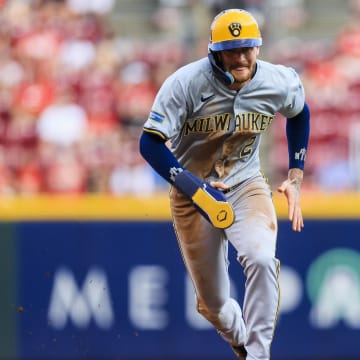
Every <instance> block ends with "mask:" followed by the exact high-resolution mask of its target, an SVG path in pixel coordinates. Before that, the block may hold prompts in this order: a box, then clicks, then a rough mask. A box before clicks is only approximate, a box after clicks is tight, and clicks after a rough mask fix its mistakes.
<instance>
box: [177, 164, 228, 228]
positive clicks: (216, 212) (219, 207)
mask: <svg viewBox="0 0 360 360" xmlns="http://www.w3.org/2000/svg"><path fill="white" fill-rule="evenodd" d="M174 186H175V187H176V188H178V189H179V190H180V191H181V192H182V193H183V194H184V195H186V196H187V197H188V198H189V199H191V200H192V202H193V204H194V205H195V207H196V208H197V210H198V211H199V212H200V213H201V214H202V215H203V216H204V217H205V218H206V220H208V221H209V222H210V223H211V224H212V225H213V226H215V227H217V228H220V229H226V228H228V227H229V226H230V225H231V224H232V223H233V222H234V219H235V217H234V211H233V209H232V207H231V205H230V204H229V202H228V201H227V199H226V197H225V195H224V194H223V193H222V192H221V191H219V190H217V189H215V188H213V187H212V186H210V185H209V184H208V183H205V182H203V181H201V180H200V179H199V178H198V177H196V176H195V175H194V174H192V173H191V172H190V171H188V170H184V171H182V172H181V173H179V174H178V175H176V177H175V179H174Z"/></svg>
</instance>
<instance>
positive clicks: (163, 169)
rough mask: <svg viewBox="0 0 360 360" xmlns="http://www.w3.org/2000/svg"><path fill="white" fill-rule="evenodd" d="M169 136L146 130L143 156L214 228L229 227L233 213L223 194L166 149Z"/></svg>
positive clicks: (141, 142) (142, 137)
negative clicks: (186, 167) (185, 167)
mask: <svg viewBox="0 0 360 360" xmlns="http://www.w3.org/2000/svg"><path fill="white" fill-rule="evenodd" d="M166 140H167V139H166V137H165V136H164V135H162V134H161V133H159V132H156V131H153V130H149V129H144V131H143V133H142V135H141V138H140V153H141V155H142V156H143V157H144V159H145V160H146V161H147V162H148V163H149V164H150V165H151V166H152V168H153V169H154V170H155V171H156V172H157V173H158V174H159V175H161V176H162V177H163V178H164V179H165V180H166V181H168V182H169V183H170V184H172V185H174V186H175V187H176V188H177V189H179V190H180V191H181V192H182V193H183V194H184V195H186V196H187V197H188V198H189V199H190V200H192V202H193V203H194V205H195V206H196V208H197V209H198V210H199V212H200V213H201V214H202V215H203V216H204V217H205V218H206V219H207V220H208V221H209V222H210V223H211V224H212V225H214V226H215V227H218V228H223V229H224V228H227V227H229V226H230V225H231V224H232V223H233V221H234V213H233V210H232V208H231V206H230V204H229V203H228V202H227V200H226V197H225V196H224V194H223V193H222V192H221V191H219V190H217V189H215V188H214V187H212V186H210V184H207V183H205V182H203V181H202V180H201V179H199V178H198V177H196V176H195V175H194V174H192V173H191V172H190V171H188V170H185V169H184V168H183V167H182V166H181V164H180V163H179V162H178V161H177V159H176V158H175V156H174V155H173V153H172V152H171V151H170V150H169V148H168V147H167V146H166V144H165V142H166Z"/></svg>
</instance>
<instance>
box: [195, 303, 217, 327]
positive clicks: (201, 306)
mask: <svg viewBox="0 0 360 360" xmlns="http://www.w3.org/2000/svg"><path fill="white" fill-rule="evenodd" d="M221 308H222V305H221V304H220V303H219V302H216V303H212V304H210V303H205V302H204V301H200V300H198V301H197V307H196V309H197V311H198V313H199V314H200V315H202V316H203V317H204V318H205V319H206V320H208V321H210V322H211V323H216V322H217V320H218V318H219V313H220V311H221Z"/></svg>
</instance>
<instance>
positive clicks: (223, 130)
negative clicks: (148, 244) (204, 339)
mask: <svg viewBox="0 0 360 360" xmlns="http://www.w3.org/2000/svg"><path fill="white" fill-rule="evenodd" d="M261 45H262V38H261V34H260V31H259V27H258V24H257V22H256V20H255V19H254V17H253V16H252V15H251V14H250V13H249V12H247V11H244V10H241V9H229V10H225V11H222V12H221V13H220V14H218V15H217V16H216V17H215V18H214V20H213V22H212V24H211V38H210V42H209V52H208V56H207V57H205V58H203V59H200V60H198V61H195V62H193V63H190V64H188V65H185V66H184V67H182V68H180V69H178V70H177V71H176V72H174V73H173V74H172V75H170V76H169V77H168V78H167V79H166V80H165V82H164V83H163V85H162V86H161V88H160V90H159V92H158V94H157V96H156V98H155V101H154V104H153V107H152V109H151V112H150V115H149V118H148V120H147V121H146V122H145V125H144V129H143V133H142V135H141V139H140V152H141V154H142V156H143V157H144V158H145V159H146V160H147V161H148V163H149V164H150V165H151V166H152V167H153V168H154V169H155V170H156V171H157V172H158V173H159V174H160V175H161V176H162V177H163V178H164V179H166V180H167V181H168V182H169V183H170V184H171V185H172V186H171V190H170V206H171V212H172V217H173V224H174V229H175V232H176V236H177V239H178V242H179V246H180V250H181V254H182V257H183V260H184V263H185V266H186V268H187V271H188V273H189V275H190V277H191V279H192V281H193V284H194V288H195V293H196V303H197V310H198V311H199V313H200V314H202V315H203V316H204V317H205V318H206V319H207V320H208V321H209V322H210V323H211V324H212V325H213V326H214V327H215V329H216V330H217V331H218V333H219V334H220V335H221V336H222V338H223V339H225V341H227V342H228V343H229V344H230V346H231V347H232V349H233V351H234V352H235V354H236V356H237V357H238V358H239V359H248V360H266V359H269V358H270V345H271V341H272V338H273V334H274V329H275V323H276V320H277V315H278V309H279V282H278V277H279V260H278V259H277V258H276V255H275V252H276V237H277V218H276V214H275V210H274V206H273V202H272V198H271V190H270V187H269V185H268V183H267V182H266V180H265V178H264V177H263V176H262V172H261V167H260V160H259V146H260V139H261V135H262V134H263V133H264V132H265V131H266V130H267V129H268V127H269V126H270V125H271V123H272V121H273V120H274V118H275V114H276V113H281V114H282V115H284V116H285V117H286V118H287V120H286V135H287V139H288V149H289V172H288V178H287V179H286V180H285V181H284V182H283V183H282V184H281V185H280V186H279V188H278V191H280V192H281V193H284V194H285V196H286V198H287V202H288V208H289V220H290V221H291V222H292V229H293V230H294V231H301V229H302V227H303V226H304V224H303V217H302V212H301V207H300V185H301V182H302V180H303V168H304V161H305V154H306V150H307V145H308V138H309V128H310V112H309V108H308V106H307V104H306V102H305V97H304V89H303V86H302V84H301V81H300V79H299V76H298V75H297V73H296V72H295V71H294V70H293V69H292V68H289V67H285V66H282V65H274V64H271V63H269V62H265V61H262V60H259V59H258V55H259V49H260V46H261ZM168 140H170V141H169V143H171V147H168V146H167V143H166V142H167V141H168ZM229 243H230V244H231V245H232V246H234V247H235V249H236V251H237V259H238V261H239V263H240V265H241V266H242V268H243V270H244V273H245V276H246V283H245V295H244V301H243V304H242V307H241V306H240V305H239V303H238V302H237V300H236V299H233V298H231V296H230V282H229V276H228V258H227V250H228V244H229ZM241 308H242V309H241Z"/></svg>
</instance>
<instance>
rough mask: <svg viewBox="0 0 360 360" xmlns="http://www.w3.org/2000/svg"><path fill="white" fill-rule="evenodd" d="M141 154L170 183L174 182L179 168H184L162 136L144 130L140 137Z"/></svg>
mask: <svg viewBox="0 0 360 360" xmlns="http://www.w3.org/2000/svg"><path fill="white" fill-rule="evenodd" d="M140 154H141V155H142V156H143V158H144V159H145V160H146V161H147V162H148V163H149V164H150V165H151V167H152V168H153V169H154V170H155V171H156V172H157V173H158V174H159V175H160V176H162V177H163V178H164V179H165V180H166V181H168V182H169V183H170V184H173V182H174V175H176V173H178V171H177V169H179V168H180V169H183V167H182V166H181V165H180V163H179V162H178V161H177V159H176V158H175V156H174V155H173V153H172V152H171V151H170V150H169V148H168V147H167V146H166V145H165V140H164V139H162V138H161V137H160V136H158V135H156V134H153V133H150V132H146V131H143V133H142V135H141V137H140Z"/></svg>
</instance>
